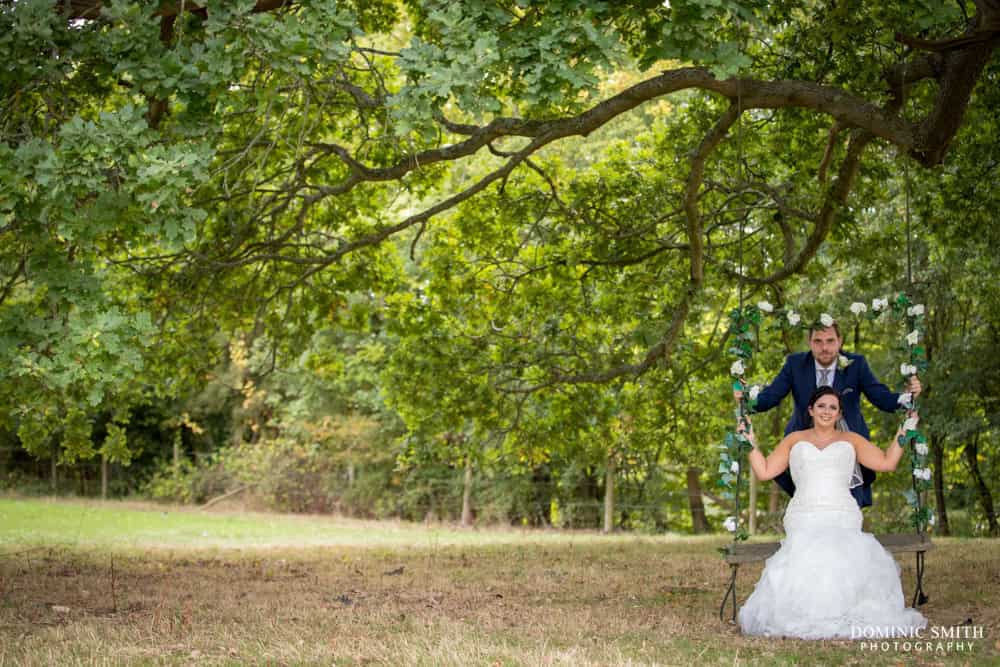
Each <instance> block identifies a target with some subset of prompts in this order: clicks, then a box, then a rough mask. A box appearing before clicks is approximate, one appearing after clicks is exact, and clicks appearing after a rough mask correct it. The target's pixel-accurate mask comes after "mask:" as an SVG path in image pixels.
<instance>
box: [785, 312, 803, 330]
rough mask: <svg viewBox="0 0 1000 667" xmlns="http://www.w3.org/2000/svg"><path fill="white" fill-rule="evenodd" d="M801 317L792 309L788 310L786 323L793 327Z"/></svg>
mask: <svg viewBox="0 0 1000 667" xmlns="http://www.w3.org/2000/svg"><path fill="white" fill-rule="evenodd" d="M801 319H802V318H801V317H800V316H799V314H798V313H796V312H795V311H794V310H790V311H788V323H789V324H791V325H792V326H793V327H794V326H795V325H796V324H798V323H799V321H800V320H801Z"/></svg>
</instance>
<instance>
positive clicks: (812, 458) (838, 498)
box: [788, 440, 858, 512]
mask: <svg viewBox="0 0 1000 667" xmlns="http://www.w3.org/2000/svg"><path fill="white" fill-rule="evenodd" d="M788 465H789V468H790V469H791V473H792V480H794V482H795V496H794V497H793V498H792V501H791V502H790V503H789V504H788V511H789V512H801V511H813V510H824V509H826V510H857V507H858V506H857V501H856V500H855V499H854V496H852V495H851V492H850V484H851V475H852V474H853V473H854V446H853V445H851V443H849V442H847V441H846V440H836V441H834V442H831V443H830V444H829V445H827V446H826V447H824V448H823V449H818V448H817V447H816V446H815V445H814V444H812V443H811V442H809V441H808V440H800V441H798V442H797V443H795V444H794V445H792V451H791V453H790V454H789V456H788Z"/></svg>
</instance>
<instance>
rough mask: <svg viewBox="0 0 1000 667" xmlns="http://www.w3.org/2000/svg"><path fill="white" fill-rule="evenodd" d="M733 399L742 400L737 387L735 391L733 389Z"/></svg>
mask: <svg viewBox="0 0 1000 667" xmlns="http://www.w3.org/2000/svg"><path fill="white" fill-rule="evenodd" d="M733 400H735V401H736V402H737V403H739V402H740V401H742V400H743V392H742V391H741V390H739V389H736V390H735V391H733Z"/></svg>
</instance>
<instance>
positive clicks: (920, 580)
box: [719, 533, 934, 623]
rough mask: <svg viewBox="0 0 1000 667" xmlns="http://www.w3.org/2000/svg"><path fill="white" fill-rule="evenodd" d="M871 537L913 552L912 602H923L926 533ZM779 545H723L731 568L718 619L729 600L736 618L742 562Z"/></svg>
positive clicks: (761, 556) (895, 549)
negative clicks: (914, 567)
mask: <svg viewBox="0 0 1000 667" xmlns="http://www.w3.org/2000/svg"><path fill="white" fill-rule="evenodd" d="M875 539H877V540H878V541H879V543H880V544H881V545H882V546H883V547H885V550H886V551H888V552H889V553H891V554H900V553H915V554H916V557H917V585H916V589H915V590H914V591H913V606H914V607H919V606H920V605H922V604H923V603H925V602H927V599H928V598H927V594H926V593H924V585H923V584H924V554H925V553H927V552H928V551H930V550H931V549H933V548H934V543H933V542H931V538H930V536H928V535H926V534H922V533H899V534H885V535H876V536H875ZM780 546H781V543H780V542H754V543H747V542H734V543H732V544H730V545H729V546H727V547H726V562H727V563H729V567H730V568H732V575H731V576H730V578H729V588H728V589H726V595H725V597H723V598H722V605H721V606H720V607H719V620H725V618H724V617H725V611H726V604H727V603H729V601H730V600H731V601H732V607H733V613H732V619H731V620H732V622H733V623H735V622H736V575H737V574H738V573H739V569H740V565H742V564H743V563H757V562H760V561H764V560H767V559H768V558H770V557H771V556H772V555H773V554H774V553H775V552H776V551H777V550H778V548H779V547H780Z"/></svg>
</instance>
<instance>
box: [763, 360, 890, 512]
mask: <svg viewBox="0 0 1000 667" xmlns="http://www.w3.org/2000/svg"><path fill="white" fill-rule="evenodd" d="M841 354H842V355H843V356H845V357H847V358H848V359H850V361H851V363H850V364H849V365H848V366H847V367H846V368H837V372H836V373H835V374H834V380H833V388H834V389H836V390H837V391H838V392H840V400H841V403H840V406H841V409H842V411H843V416H844V419H845V420H846V421H847V426H848V427H849V428H850V429H851V431H853V432H855V433H858V434H860V435H863V436H864V437H866V438H869V439H871V436H870V435H869V432H868V424H866V423H865V418H864V416H863V415H862V414H861V394H864V395H865V396H866V397H867V398H868V402H869V403H871V404H872V405H874V406H875V407H876V408H878V409H879V410H883V411H885V412H895V411H896V408H897V407H899V394H897V393H895V392H893V391H890V390H889V388H888V387H886V386H885V385H884V384H882V383H881V382H879V381H878V379H877V378H876V377H875V374H874V373H872V369H871V368H870V367H869V366H868V362H867V361H866V360H865V358H864V356H862V355H860V354H851V353H850V352H843V351H841ZM815 390H816V362H815V360H814V359H813V356H812V352H796V353H795V354H790V355H788V357H787V358H786V359H785V365H784V366H782V368H781V372H780V373H778V377H776V378H775V379H774V382H772V383H771V384H769V385H768V386H767V387H765V388H764V389H762V390H761V392H760V394H758V395H757V406H756V411H757V412H765V411H767V410H770V409H771V408H773V407H775V406H777V405H778V404H779V403H781V401H782V399H784V398H785V396H787V395H788V392H792V399H793V400H794V402H795V410H794V411H793V412H792V418H791V419H789V420H788V425H787V426H785V435H788V434H789V433H791V432H792V431H801V430H804V429H807V428H809V427H810V426H812V421H811V418H810V417H809V409H808V408H809V399H810V397H812V394H813V392H814V391H815ZM861 477H862V479H863V480H864V483H863V484H862V485H861V486H856V487H854V488H853V489H851V493H852V494H854V497H855V499H857V501H858V505H860V506H861V507H868V506H869V505H871V504H872V482H873V481H874V480H875V473H874V472H872V471H871V470H869V469H868V468H866V467H864V466H861ZM774 481H775V482H777V483H778V486H780V487H781V488H782V489H784V490H785V492H786V493H788V495H790V496H791V495H794V494H795V483H794V482H793V481H792V475H791V473H789V471H788V470H785V471H784V472H783V473H781V474H780V475H778V476H777V477H775V478H774Z"/></svg>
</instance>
